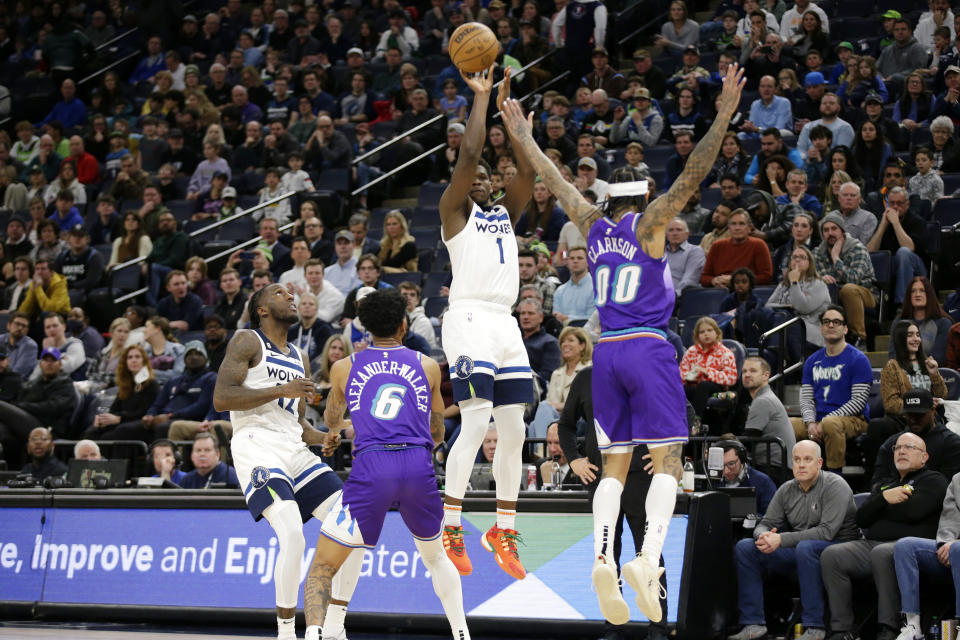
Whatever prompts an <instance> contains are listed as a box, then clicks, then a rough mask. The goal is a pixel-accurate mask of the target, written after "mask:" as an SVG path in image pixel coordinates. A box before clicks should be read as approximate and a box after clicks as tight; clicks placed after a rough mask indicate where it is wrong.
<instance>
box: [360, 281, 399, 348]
mask: <svg viewBox="0 0 960 640" xmlns="http://www.w3.org/2000/svg"><path fill="white" fill-rule="evenodd" d="M406 315H407V301H406V299H404V297H403V296H402V295H400V292H399V291H398V290H397V289H379V290H377V291H374V292H373V293H370V294H367V296H366V297H364V299H363V300H361V301H360V302H359V304H357V317H359V318H360V323H361V324H363V327H364V329H366V330H367V331H369V332H370V333H371V334H372V335H373V336H374V337H375V338H392V337H393V336H394V335H395V334H396V333H397V330H398V329H399V328H400V325H401V324H402V323H403V319H404V318H405V317H406Z"/></svg>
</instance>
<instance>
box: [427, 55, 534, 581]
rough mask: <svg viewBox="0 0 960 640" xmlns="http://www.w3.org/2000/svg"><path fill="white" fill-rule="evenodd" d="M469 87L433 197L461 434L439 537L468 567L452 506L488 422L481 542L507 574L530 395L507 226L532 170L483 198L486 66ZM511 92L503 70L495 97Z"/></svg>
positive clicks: (489, 84) (451, 458) (512, 560)
mask: <svg viewBox="0 0 960 640" xmlns="http://www.w3.org/2000/svg"><path fill="white" fill-rule="evenodd" d="M464 81H465V82H466V83H467V84H469V85H470V88H471V89H473V92H474V99H473V109H472V110H471V111H470V118H469V119H468V120H467V129H466V132H465V133H464V138H463V142H462V143H461V144H460V157H459V158H458V159H457V165H456V167H455V168H454V170H453V175H452V176H451V177H450V185H449V186H448V187H447V189H446V190H445V191H444V192H443V196H442V197H441V198H440V221H441V225H442V230H443V241H444V242H445V243H446V245H447V249H448V250H449V252H450V264H451V268H452V270H453V281H452V283H451V284H450V309H449V310H448V311H447V313H446V314H445V315H444V316H443V350H444V351H445V352H446V356H447V362H449V363H450V379H451V382H452V383H453V395H454V400H455V401H456V402H457V404H458V405H459V406H460V436H459V437H458V438H457V441H456V442H455V443H454V445H453V447H452V448H451V449H450V452H449V454H448V456H447V476H446V489H445V494H446V495H445V497H444V524H445V525H446V526H445V527H444V534H443V538H444V540H443V542H444V546H445V547H446V548H447V553H448V554H449V556H450V559H451V560H453V563H454V564H455V565H456V567H457V569H458V570H459V571H460V574H461V575H469V574H470V572H471V571H472V565H471V562H470V558H469V557H468V556H467V553H466V549H465V548H464V544H463V527H462V526H461V523H460V512H461V509H462V504H463V495H464V493H465V492H466V489H467V482H468V480H469V479H470V472H471V471H472V470H473V461H474V459H475V458H476V455H477V450H478V449H479V448H480V445H481V443H482V442H483V437H484V435H485V434H486V432H487V427H488V426H489V424H490V415H491V413H492V414H493V418H494V420H495V421H496V423H497V438H498V442H497V451H496V454H495V455H494V458H493V477H494V479H495V480H496V482H497V522H496V524H495V525H494V526H493V528H491V529H490V530H489V531H487V532H486V534H484V536H483V539H482V540H481V542H482V544H483V546H484V548H485V549H487V550H488V551H493V552H494V554H495V557H496V561H497V564H498V565H499V566H500V568H501V569H503V570H504V571H506V572H507V573H508V574H510V575H511V576H513V577H514V578H516V579H517V580H521V579H523V578H524V577H525V576H526V575H527V574H526V571H525V570H524V568H523V564H521V562H520V558H519V556H518V554H517V541H518V539H519V536H518V534H517V531H516V524H515V521H516V516H517V494H518V492H519V490H520V475H521V467H522V457H521V454H522V449H523V441H524V439H525V437H526V425H524V423H523V410H524V403H526V402H531V401H532V400H533V374H532V373H531V371H530V361H529V359H528V358H527V350H526V348H524V346H523V337H522V336H521V334H520V329H519V327H518V326H517V322H516V320H514V319H513V317H512V316H511V315H510V307H511V305H512V304H513V303H514V301H515V300H516V299H517V293H518V291H519V288H520V267H519V265H518V260H517V240H516V237H515V236H514V234H513V225H514V224H515V223H516V222H517V220H518V219H519V218H520V214H521V213H522V212H523V208H524V206H526V203H527V202H529V201H530V197H531V195H532V194H533V181H534V173H533V170H532V168H531V166H530V163H529V162H528V161H527V160H526V159H525V158H518V159H517V175H516V177H515V178H514V179H513V181H512V182H510V184H509V185H508V186H507V190H506V194H505V195H504V197H503V198H502V199H501V200H499V201H498V202H497V203H492V202H490V176H489V173H488V170H487V169H486V168H485V167H484V166H483V165H481V164H479V161H480V150H481V149H482V148H483V141H484V139H485V137H486V123H485V120H486V115H487V107H488V105H489V102H490V93H491V91H492V89H493V67H490V68H489V69H487V70H486V71H485V72H484V73H481V74H479V75H478V76H476V77H468V76H464ZM509 95H510V70H509V68H507V69H506V70H505V71H504V78H503V83H502V84H501V85H500V93H499V96H498V100H497V102H498V104H502V103H503V101H504V100H505V99H506V98H507V97H509Z"/></svg>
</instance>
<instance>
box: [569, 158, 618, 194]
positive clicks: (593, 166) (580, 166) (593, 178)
mask: <svg viewBox="0 0 960 640" xmlns="http://www.w3.org/2000/svg"><path fill="white" fill-rule="evenodd" d="M573 184H574V185H575V186H576V187H577V190H578V191H579V192H580V193H583V192H585V191H587V190H589V191H593V193H594V194H596V196H597V202H602V201H604V200H606V199H607V191H609V190H610V185H609V183H608V182H607V181H606V180H600V179H599V178H597V161H596V160H594V159H593V158H580V160H579V161H578V162H577V177H576V178H574V179H573Z"/></svg>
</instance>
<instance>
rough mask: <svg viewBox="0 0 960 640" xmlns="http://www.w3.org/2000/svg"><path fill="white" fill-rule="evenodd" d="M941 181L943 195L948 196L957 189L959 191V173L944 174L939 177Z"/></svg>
mask: <svg viewBox="0 0 960 640" xmlns="http://www.w3.org/2000/svg"><path fill="white" fill-rule="evenodd" d="M940 178H941V179H943V194H944V195H947V196H950V195H953V192H954V191H956V190H957V189H960V173H944V174H942V175H941V176H940Z"/></svg>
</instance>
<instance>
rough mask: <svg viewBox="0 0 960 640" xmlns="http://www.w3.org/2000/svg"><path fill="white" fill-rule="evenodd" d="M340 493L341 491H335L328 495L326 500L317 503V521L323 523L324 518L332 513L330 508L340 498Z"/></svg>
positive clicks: (315, 510)
mask: <svg viewBox="0 0 960 640" xmlns="http://www.w3.org/2000/svg"><path fill="white" fill-rule="evenodd" d="M340 494H341V492H340V491H335V492H333V493H332V494H330V495H329V496H327V499H326V500H324V501H323V502H321V503H320V504H319V505H317V508H316V509H314V510H313V517H314V518H316V519H317V522H320V523H323V519H324V518H326V517H327V514H328V513H330V509H331V508H333V505H334V504H335V503H336V501H337V500H339V499H340Z"/></svg>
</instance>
